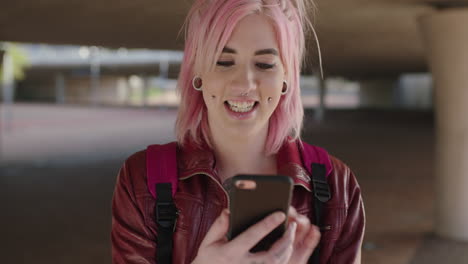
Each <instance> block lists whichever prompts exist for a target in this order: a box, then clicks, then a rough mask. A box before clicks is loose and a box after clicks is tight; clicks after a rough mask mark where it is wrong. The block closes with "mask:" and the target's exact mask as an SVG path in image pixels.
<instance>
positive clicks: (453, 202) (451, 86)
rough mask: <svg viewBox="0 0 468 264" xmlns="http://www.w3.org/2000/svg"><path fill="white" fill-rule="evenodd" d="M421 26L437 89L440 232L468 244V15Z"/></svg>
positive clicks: (453, 12) (448, 13) (448, 14)
mask: <svg viewBox="0 0 468 264" xmlns="http://www.w3.org/2000/svg"><path fill="white" fill-rule="evenodd" d="M419 22H420V25H421V30H422V33H423V38H424V43H425V45H426V54H427V59H428V62H429V65H430V69H431V72H432V75H433V80H434V88H435V91H434V92H435V94H434V102H435V110H436V111H435V116H436V140H437V142H436V158H435V161H436V164H435V176H436V186H435V190H436V194H437V198H436V221H435V232H436V234H438V235H440V236H443V237H448V238H452V239H459V240H464V241H468V191H467V188H468V103H467V102H468V48H467V47H468V29H467V25H468V9H445V10H442V11H438V12H435V13H433V14H431V15H427V16H423V17H421V19H420V21H419Z"/></svg>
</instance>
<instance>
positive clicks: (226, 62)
mask: <svg viewBox="0 0 468 264" xmlns="http://www.w3.org/2000/svg"><path fill="white" fill-rule="evenodd" d="M216 65H218V66H223V67H229V66H232V65H234V62H233V61H218V62H216Z"/></svg>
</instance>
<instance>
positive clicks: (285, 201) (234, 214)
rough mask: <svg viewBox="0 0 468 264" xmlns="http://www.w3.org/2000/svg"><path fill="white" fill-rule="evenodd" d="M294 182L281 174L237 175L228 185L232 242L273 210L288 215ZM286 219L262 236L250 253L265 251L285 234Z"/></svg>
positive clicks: (230, 236) (229, 233)
mask: <svg viewBox="0 0 468 264" xmlns="http://www.w3.org/2000/svg"><path fill="white" fill-rule="evenodd" d="M292 189H293V182H292V180H291V178H290V177H287V176H280V175H236V176H234V177H233V178H232V180H231V183H230V186H229V200H230V204H229V210H230V212H231V214H230V221H229V231H228V239H229V240H231V239H233V238H235V237H236V236H237V235H239V234H240V233H242V232H243V231H244V230H246V229H247V228H249V227H250V226H251V225H253V224H255V223H257V222H258V221H260V220H262V219H263V218H265V217H266V216H268V215H270V214H271V213H273V212H276V211H282V212H284V213H285V214H286V215H287V214H288V208H289V205H290V204H291V196H292ZM286 226H287V220H285V221H284V222H283V223H282V224H281V225H279V226H278V227H277V228H276V229H274V230H273V231H272V232H271V233H270V234H268V235H267V236H265V237H264V238H263V239H262V240H261V241H260V242H259V243H258V244H257V245H255V246H254V247H253V248H252V249H251V250H250V252H252V253H255V252H259V251H264V250H268V249H269V248H270V247H271V246H272V245H273V243H275V241H276V240H278V239H279V238H281V237H282V236H283V234H284V232H285V231H286Z"/></svg>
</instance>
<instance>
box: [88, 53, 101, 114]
mask: <svg viewBox="0 0 468 264" xmlns="http://www.w3.org/2000/svg"><path fill="white" fill-rule="evenodd" d="M90 63H91V65H90V70H91V75H90V86H91V94H90V96H91V103H92V104H93V105H94V106H96V105H98V104H99V102H100V100H99V93H98V92H99V86H100V83H101V60H100V54H99V48H98V47H92V48H91V57H90Z"/></svg>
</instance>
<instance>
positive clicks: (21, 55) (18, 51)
mask: <svg viewBox="0 0 468 264" xmlns="http://www.w3.org/2000/svg"><path fill="white" fill-rule="evenodd" d="M0 49H1V50H3V51H5V53H8V54H9V55H10V56H11V58H12V60H13V73H14V76H15V80H17V81H19V80H22V79H24V70H25V68H26V67H28V65H29V62H28V58H27V56H26V51H25V50H23V49H22V48H21V47H20V46H19V45H18V44H16V43H6V42H3V43H0ZM2 66H3V58H0V83H1V81H2V78H3V76H2V72H3V68H2Z"/></svg>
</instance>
